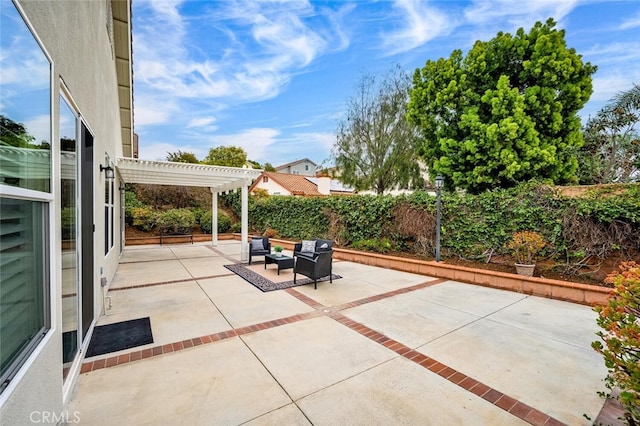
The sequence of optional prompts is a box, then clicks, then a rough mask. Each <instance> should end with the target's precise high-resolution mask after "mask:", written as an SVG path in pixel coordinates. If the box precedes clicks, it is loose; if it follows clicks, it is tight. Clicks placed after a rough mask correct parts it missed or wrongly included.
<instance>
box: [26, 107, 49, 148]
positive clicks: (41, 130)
mask: <svg viewBox="0 0 640 426" xmlns="http://www.w3.org/2000/svg"><path fill="white" fill-rule="evenodd" d="M24 125H25V127H26V128H27V130H28V131H29V133H30V134H31V135H32V136H33V137H35V141H34V142H35V143H40V142H42V141H47V142H49V143H51V116H50V115H49V114H44V115H38V116H36V117H33V118H30V119H28V120H25V121H24Z"/></svg>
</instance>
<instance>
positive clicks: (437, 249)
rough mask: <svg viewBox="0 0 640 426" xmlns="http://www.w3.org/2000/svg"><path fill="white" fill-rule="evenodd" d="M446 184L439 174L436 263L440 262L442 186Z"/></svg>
mask: <svg viewBox="0 0 640 426" xmlns="http://www.w3.org/2000/svg"><path fill="white" fill-rule="evenodd" d="M443 184H444V178H443V177H442V175H440V174H438V176H436V262H440V217H441V215H442V214H441V210H442V209H441V207H440V192H441V191H442V185H443Z"/></svg>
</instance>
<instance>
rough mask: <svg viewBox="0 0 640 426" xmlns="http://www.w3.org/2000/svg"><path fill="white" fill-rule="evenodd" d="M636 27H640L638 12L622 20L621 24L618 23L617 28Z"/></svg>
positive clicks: (639, 14)
mask: <svg viewBox="0 0 640 426" xmlns="http://www.w3.org/2000/svg"><path fill="white" fill-rule="evenodd" d="M637 27H640V12H638V13H636V14H635V15H634V16H631V17H629V18H627V19H625V20H624V21H622V24H620V26H619V27H618V28H619V29H621V30H629V29H632V28H637Z"/></svg>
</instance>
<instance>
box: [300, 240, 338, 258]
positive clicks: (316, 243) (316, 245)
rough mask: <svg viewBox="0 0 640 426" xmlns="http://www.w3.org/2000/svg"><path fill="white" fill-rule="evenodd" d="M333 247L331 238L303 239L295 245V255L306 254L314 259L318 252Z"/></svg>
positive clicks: (329, 249)
mask: <svg viewBox="0 0 640 426" xmlns="http://www.w3.org/2000/svg"><path fill="white" fill-rule="evenodd" d="M332 249H333V241H331V240H308V241H307V240H303V241H302V242H299V243H295V244H294V245H293V257H296V256H305V257H308V258H311V259H313V257H314V255H315V254H316V253H319V252H322V251H331V250H332Z"/></svg>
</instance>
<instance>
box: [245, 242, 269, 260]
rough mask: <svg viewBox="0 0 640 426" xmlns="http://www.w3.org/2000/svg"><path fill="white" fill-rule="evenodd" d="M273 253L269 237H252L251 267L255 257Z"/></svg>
mask: <svg viewBox="0 0 640 426" xmlns="http://www.w3.org/2000/svg"><path fill="white" fill-rule="evenodd" d="M270 253H271V243H270V242H269V237H252V238H251V242H250V243H249V265H251V259H252V258H253V257H254V256H264V255H267V254H270Z"/></svg>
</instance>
